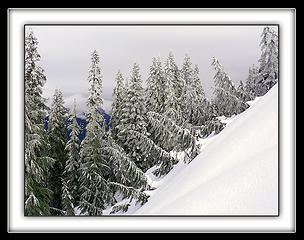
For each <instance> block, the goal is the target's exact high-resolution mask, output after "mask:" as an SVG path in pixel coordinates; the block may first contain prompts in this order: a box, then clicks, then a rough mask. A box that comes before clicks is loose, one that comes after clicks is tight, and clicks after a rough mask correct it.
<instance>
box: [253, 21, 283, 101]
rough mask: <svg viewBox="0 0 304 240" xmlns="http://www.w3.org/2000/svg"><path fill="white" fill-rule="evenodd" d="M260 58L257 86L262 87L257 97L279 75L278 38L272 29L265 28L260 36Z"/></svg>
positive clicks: (275, 81) (265, 90) (266, 89)
mask: <svg viewBox="0 0 304 240" xmlns="http://www.w3.org/2000/svg"><path fill="white" fill-rule="evenodd" d="M261 37H262V39H261V42H260V46H261V51H262V53H261V57H260V59H259V63H260V66H259V81H258V83H257V84H258V85H262V86H263V87H264V89H263V90H264V91H261V87H260V92H259V96H262V95H264V94H265V93H266V92H268V91H269V89H270V88H272V87H273V86H274V85H275V84H276V83H277V81H278V74H279V69H278V68H279V38H278V33H277V31H276V30H275V28H273V27H268V26H267V27H265V28H264V30H263V32H262V34H261Z"/></svg>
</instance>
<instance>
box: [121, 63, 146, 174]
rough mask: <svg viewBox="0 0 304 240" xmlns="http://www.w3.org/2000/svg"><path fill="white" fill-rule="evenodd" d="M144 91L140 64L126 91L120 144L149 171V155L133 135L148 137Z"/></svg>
mask: <svg viewBox="0 0 304 240" xmlns="http://www.w3.org/2000/svg"><path fill="white" fill-rule="evenodd" d="M145 111H146V109H145V105H144V89H143V87H142V80H141V76H140V73H139V66H138V64H136V63H135V64H134V65H133V69H132V74H131V77H130V80H129V87H128V89H127V91H126V95H125V101H124V103H123V105H122V111H121V119H120V124H119V125H118V126H117V129H118V134H117V138H118V143H119V144H120V145H121V146H122V147H123V148H124V150H125V151H126V152H127V154H128V155H129V156H130V157H131V159H132V161H133V162H135V164H136V165H137V166H138V167H139V168H141V169H142V170H147V166H148V165H149V164H147V163H146V162H145V161H146V157H145V156H146V155H147V153H146V152H144V151H143V149H141V148H140V145H141V143H140V139H139V138H137V137H136V136H135V134H133V133H134V132H136V133H137V134H139V135H142V136H143V137H147V136H148V132H147V128H146V127H147V123H146V121H145V118H144V114H145Z"/></svg>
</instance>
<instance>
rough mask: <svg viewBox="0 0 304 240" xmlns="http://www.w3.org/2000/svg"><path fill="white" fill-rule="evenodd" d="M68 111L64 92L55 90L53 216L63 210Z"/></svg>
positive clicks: (52, 116)
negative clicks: (63, 176)
mask: <svg viewBox="0 0 304 240" xmlns="http://www.w3.org/2000/svg"><path fill="white" fill-rule="evenodd" d="M66 122H67V109H66V108H65V107H64V100H63V95H62V92H61V91H60V90H59V89H56V90H55V93H54V95H53V101H52V105H51V110H50V115H49V124H48V136H49V141H50V149H49V153H50V155H51V156H52V158H54V159H55V163H54V166H53V168H52V169H51V170H50V173H49V179H48V183H49V185H50V189H51V190H52V191H53V194H52V198H51V207H52V210H54V211H52V214H53V215H58V214H60V210H62V204H61V195H62V182H61V178H62V175H63V171H64V168H65V164H66V160H67V151H66V150H65V146H66V143H67V132H66Z"/></svg>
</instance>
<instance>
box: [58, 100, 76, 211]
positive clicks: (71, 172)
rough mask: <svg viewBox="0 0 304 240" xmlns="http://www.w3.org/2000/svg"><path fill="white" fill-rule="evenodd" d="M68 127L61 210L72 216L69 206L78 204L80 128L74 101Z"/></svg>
mask: <svg viewBox="0 0 304 240" xmlns="http://www.w3.org/2000/svg"><path fill="white" fill-rule="evenodd" d="M69 123H70V124H69V126H68V127H67V129H68V131H69V132H70V140H69V141H68V142H67V144H66V146H65V150H66V151H67V154H68V159H67V161H66V164H65V168H64V172H63V177H62V178H63V179H62V181H63V183H62V187H63V188H62V205H63V210H64V211H65V212H66V214H68V215H71V214H72V215H73V211H72V210H71V206H72V205H73V206H77V205H78V203H79V197H80V192H79V167H80V155H79V144H80V140H79V137H78V136H79V133H80V126H79V125H78V122H77V116H76V100H74V108H73V112H72V114H71V115H70V117H69Z"/></svg>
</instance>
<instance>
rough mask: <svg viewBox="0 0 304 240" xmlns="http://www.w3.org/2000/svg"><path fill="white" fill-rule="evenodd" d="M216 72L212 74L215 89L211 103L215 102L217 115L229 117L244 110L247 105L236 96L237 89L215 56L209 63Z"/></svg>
mask: <svg viewBox="0 0 304 240" xmlns="http://www.w3.org/2000/svg"><path fill="white" fill-rule="evenodd" d="M211 65H212V66H213V67H214V69H215V71H216V74H215V76H214V83H215V90H214V95H215V98H214V99H213V104H215V106H216V109H217V112H218V115H219V116H221V115H224V116H226V117H231V116H232V115H234V114H239V113H240V112H242V111H244V110H245V109H246V108H247V107H248V105H247V104H246V103H245V102H243V101H242V100H240V99H239V98H238V97H237V90H236V88H235V87H234V84H233V83H232V81H231V79H230V77H229V76H228V75H227V74H226V72H225V71H224V68H223V66H222V65H221V64H220V63H219V61H218V60H217V59H216V58H213V59H212V64H211Z"/></svg>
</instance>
